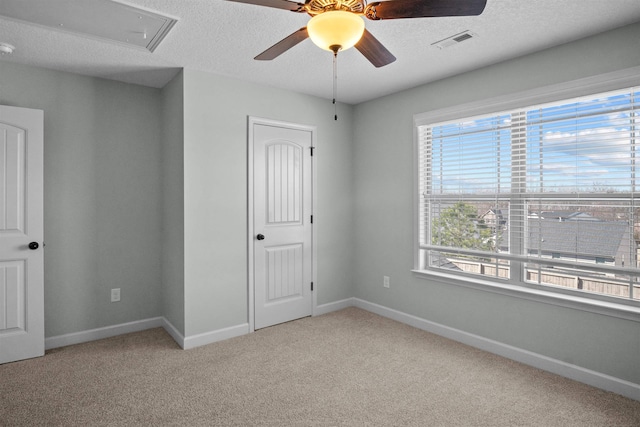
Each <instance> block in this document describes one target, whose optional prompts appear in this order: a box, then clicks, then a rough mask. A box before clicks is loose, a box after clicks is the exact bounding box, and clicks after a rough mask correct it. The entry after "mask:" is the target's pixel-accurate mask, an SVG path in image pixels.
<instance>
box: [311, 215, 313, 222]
mask: <svg viewBox="0 0 640 427" xmlns="http://www.w3.org/2000/svg"><path fill="white" fill-rule="evenodd" d="M311 224H313V215H311Z"/></svg>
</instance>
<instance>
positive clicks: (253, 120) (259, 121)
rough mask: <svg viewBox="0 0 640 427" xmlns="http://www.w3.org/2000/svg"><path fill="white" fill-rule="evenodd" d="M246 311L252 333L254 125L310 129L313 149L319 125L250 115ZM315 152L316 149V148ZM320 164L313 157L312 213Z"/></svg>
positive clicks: (314, 276) (313, 244)
mask: <svg viewBox="0 0 640 427" xmlns="http://www.w3.org/2000/svg"><path fill="white" fill-rule="evenodd" d="M247 119H248V120H247V126H248V132H247V295H248V298H247V313H248V316H247V317H248V322H249V332H253V331H255V275H254V250H253V244H254V241H253V236H254V235H255V230H254V226H253V212H254V204H253V196H254V194H253V193H254V189H253V178H254V174H253V160H254V158H253V137H254V131H253V128H254V126H255V125H266V126H274V127H281V128H287V129H294V130H303V131H308V132H311V147H312V148H313V149H315V148H316V143H317V139H316V136H317V135H316V133H317V127H316V126H310V125H302V124H297V123H290V122H284V121H279V120H273V119H266V118H261V117H255V116H248V117H247ZM314 151H315V150H314ZM317 181H318V179H317V167H316V156H315V153H314V155H312V156H311V212H312V215H315V212H316V208H317V206H318V203H317V195H318V192H317V191H316V183H317ZM317 229H318V227H316V219H315V218H314V222H313V225H312V226H311V281H312V282H313V292H311V301H312V302H311V315H312V316H315V315H316V310H317V306H318V301H317V294H318V293H317V291H318V280H317V265H318V263H317V254H318V250H317V242H318V239H317Z"/></svg>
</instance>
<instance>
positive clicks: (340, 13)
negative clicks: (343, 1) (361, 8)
mask: <svg viewBox="0 0 640 427" xmlns="http://www.w3.org/2000/svg"><path fill="white" fill-rule="evenodd" d="M307 32H308V33H309V37H310V38H311V41H313V42H314V43H315V44H316V46H318V47H319V48H322V49H325V50H329V51H333V50H334V49H332V47H335V46H339V49H340V50H347V49H349V48H350V47H353V45H355V44H356V43H358V41H359V40H360V38H361V37H362V34H363V33H364V21H363V20H362V18H361V17H359V16H358V15H356V14H355V13H353V12H347V11H344V10H332V11H329V12H323V13H321V14H319V15H316V16H314V17H313V18H311V20H310V21H309V23H308V24H307Z"/></svg>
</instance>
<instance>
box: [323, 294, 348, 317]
mask: <svg viewBox="0 0 640 427" xmlns="http://www.w3.org/2000/svg"><path fill="white" fill-rule="evenodd" d="M354 305H355V303H354V298H346V299H343V300H340V301H334V302H330V303H327V304H322V305H318V306H316V308H315V309H314V310H313V315H314V316H322V315H323V314H327V313H331V312H332V311H338V310H342V309H344V308H348V307H353V306H354Z"/></svg>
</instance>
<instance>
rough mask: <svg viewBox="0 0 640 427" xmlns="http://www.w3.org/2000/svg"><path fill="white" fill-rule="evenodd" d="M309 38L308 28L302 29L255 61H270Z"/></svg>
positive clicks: (257, 57)
mask: <svg viewBox="0 0 640 427" xmlns="http://www.w3.org/2000/svg"><path fill="white" fill-rule="evenodd" d="M308 37H309V34H308V33H307V27H303V28H300V29H299V30H298V31H296V32H294V33H293V34H290V35H288V36H287V37H285V38H283V39H282V40H280V41H279V42H278V43H276V44H274V45H273V46H271V47H270V48H269V49H267V50H265V51H264V52H262V53H261V54H260V55H258V56H256V57H255V58H253V59H257V60H258V61H270V60H272V59H274V58H277V57H278V56H280V55H282V54H283V53H285V52H286V51H288V50H289V49H291V48H292V47H294V46H295V45H297V44H298V43H300V42H301V41H303V40H305V39H306V38H308Z"/></svg>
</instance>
